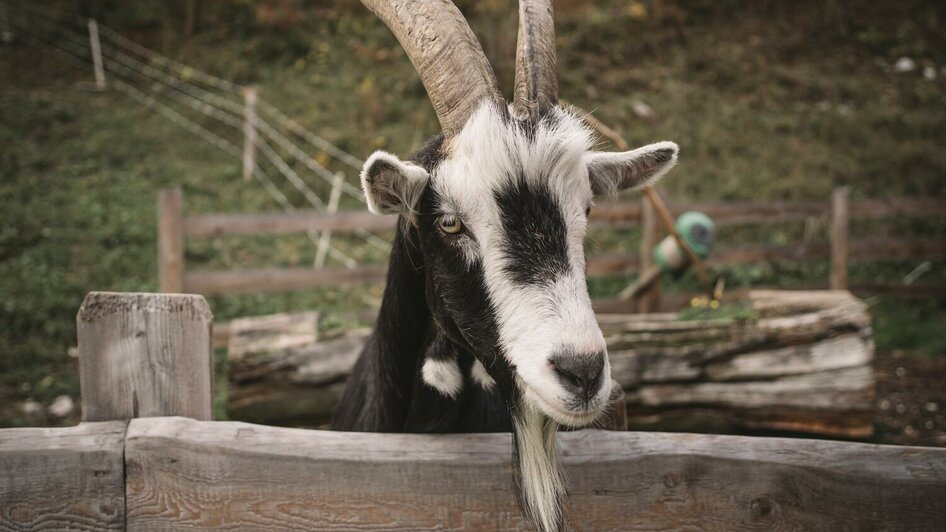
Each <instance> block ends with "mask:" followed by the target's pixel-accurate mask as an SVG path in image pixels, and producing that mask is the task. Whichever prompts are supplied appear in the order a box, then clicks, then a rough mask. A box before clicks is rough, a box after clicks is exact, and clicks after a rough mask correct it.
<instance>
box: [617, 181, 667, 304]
mask: <svg viewBox="0 0 946 532" xmlns="http://www.w3.org/2000/svg"><path fill="white" fill-rule="evenodd" d="M641 222H642V226H641V243H640V249H639V250H638V256H639V257H640V258H639V259H638V263H637V264H638V271H642V272H645V273H646V272H647V269H648V268H650V267H651V266H652V265H653V263H654V248H655V247H657V242H659V241H660V225H659V224H658V223H657V212H656V211H655V209H654V205H653V204H652V203H651V202H650V200H649V199H648V198H647V197H644V198H641ZM622 296H623V294H622ZM659 306H660V277H657V278H656V280H655V281H654V282H653V284H651V286H650V287H649V288H646V289H644V292H643V293H642V294H641V295H640V296H639V298H638V300H637V311H638V312H641V313H648V312H654V311H656V310H657V308H658V307H659Z"/></svg>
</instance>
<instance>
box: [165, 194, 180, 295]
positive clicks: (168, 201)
mask: <svg viewBox="0 0 946 532" xmlns="http://www.w3.org/2000/svg"><path fill="white" fill-rule="evenodd" d="M183 196H184V195H183V193H182V192H181V189H179V188H168V189H164V190H162V191H160V192H158V284H159V286H160V288H159V289H160V290H161V291H162V292H166V293H178V292H183V291H184V268H185V265H184V246H185V244H184V229H183V226H182V214H181V211H182V209H183V203H184V197H183Z"/></svg>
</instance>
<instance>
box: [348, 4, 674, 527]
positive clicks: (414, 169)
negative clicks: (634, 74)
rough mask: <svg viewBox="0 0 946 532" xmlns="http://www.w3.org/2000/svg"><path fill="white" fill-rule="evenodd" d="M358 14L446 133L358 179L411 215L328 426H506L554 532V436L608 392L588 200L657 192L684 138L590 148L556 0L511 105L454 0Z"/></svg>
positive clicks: (541, 22) (538, 7) (535, 36)
mask: <svg viewBox="0 0 946 532" xmlns="http://www.w3.org/2000/svg"><path fill="white" fill-rule="evenodd" d="M363 3H364V4H365V5H366V6H367V7H368V8H369V9H370V10H371V11H373V12H374V13H375V14H376V15H378V16H379V17H380V18H381V19H382V20H383V21H384V23H385V24H386V25H387V26H388V28H389V29H391V31H392V32H393V33H394V35H395V36H396V37H397V39H398V40H399V41H400V43H401V45H402V46H403V47H404V49H405V51H406V52H407V55H408V56H409V58H410V59H411V61H412V63H413V64H414V67H415V69H416V70H417V72H418V73H419V75H420V78H421V80H422V81H423V83H424V86H425V88H426V90H427V94H428V96H429V97H430V100H431V102H432V104H433V106H434V109H435V111H436V113H437V117H438V120H439V122H440V125H441V129H442V133H441V134H439V135H437V136H436V137H434V138H433V139H431V140H430V141H428V142H427V144H426V145H425V146H424V147H423V148H422V149H421V150H420V151H419V152H417V153H416V154H414V155H413V156H411V157H410V158H408V159H407V160H401V159H399V158H398V157H396V156H394V155H392V154H390V153H386V152H384V151H377V152H375V153H373V154H372V155H371V156H370V157H368V159H367V160H366V161H365V164H364V167H363V169H362V172H361V183H362V187H363V188H364V192H365V196H366V198H367V203H368V208H369V210H370V211H371V212H373V213H377V214H396V215H398V217H399V220H400V222H399V224H398V228H397V230H396V234H395V238H394V242H393V249H392V251H391V258H390V264H389V269H388V276H387V284H386V286H385V290H384V296H383V300H382V303H381V309H380V312H379V315H378V320H377V323H376V325H375V329H374V331H373V333H372V335H371V337H370V339H369V341H368V343H367V345H366V346H365V348H364V350H363V351H362V353H361V355H360V357H359V359H358V361H357V363H356V364H355V367H354V369H353V370H352V374H351V376H350V377H349V380H348V383H347V386H346V389H345V392H344V394H343V397H342V400H341V403H340V405H339V408H338V410H337V413H336V416H335V418H334V420H333V428H334V429H337V430H350V431H375V432H473V431H484V432H485V431H512V434H513V441H514V451H515V479H516V485H517V496H518V498H519V501H520V505H521V507H522V508H523V511H524V513H525V515H526V516H527V518H528V519H529V520H530V521H531V522H532V523H533V525H534V526H535V527H536V528H537V529H538V530H541V531H556V530H560V529H562V527H563V526H564V518H563V515H562V507H563V503H564V497H565V493H566V486H565V480H564V476H563V474H562V472H561V466H560V463H559V460H558V457H557V451H556V441H555V435H556V432H557V430H558V427H559V426H560V425H565V426H569V427H580V426H586V425H588V424H590V423H592V422H593V421H594V420H595V419H596V418H598V417H599V416H600V415H601V414H602V412H603V411H604V409H605V408H606V407H607V399H608V397H609V395H610V392H611V377H610V371H611V369H610V364H609V362H608V355H607V348H606V345H605V341H604V337H603V335H602V333H601V330H600V329H599V327H598V325H597V322H596V320H595V315H594V312H593V310H592V307H591V300H590V298H589V296H588V289H587V283H586V278H585V268H586V265H585V257H584V250H583V239H584V236H585V232H586V227H587V217H588V214H589V212H590V209H591V207H592V203H593V197H594V196H599V195H607V194H614V193H616V192H618V191H621V190H629V189H637V188H641V187H644V186H648V185H650V184H652V183H654V182H655V181H656V180H657V179H659V178H660V177H662V176H663V175H664V174H665V173H666V172H667V171H668V170H670V168H671V167H672V166H673V165H674V164H675V163H676V160H677V152H678V148H677V145H676V144H674V143H672V142H658V143H656V144H651V145H648V146H645V147H643V148H639V149H636V150H632V151H628V152H623V153H606V152H598V151H592V146H593V145H594V143H595V141H596V139H595V136H594V134H593V133H592V132H591V130H590V129H589V128H588V127H587V125H585V124H584V122H583V121H582V119H581V117H580V116H577V115H576V113H574V112H573V111H571V110H569V109H568V108H565V107H563V106H560V105H559V104H558V83H557V80H556V77H555V61H556V54H555V34H554V27H553V16H552V6H551V2H550V1H549V0H521V1H520V2H519V36H518V43H517V52H516V80H515V92H514V99H513V101H512V102H511V103H507V102H506V101H505V99H504V98H503V96H502V94H501V93H500V90H499V87H498V84H497V82H496V78H495V76H494V74H493V71H492V68H491V67H490V65H489V62H488V61H487V59H486V57H485V55H484V54H483V51H482V49H481V47H480V45H479V42H478V41H477V40H476V37H475V36H474V35H473V32H472V30H471V29H470V27H469V25H468V24H467V22H466V20H465V19H464V18H463V15H462V14H461V13H460V12H459V10H458V9H457V8H456V7H455V6H454V5H453V3H451V2H450V1H449V0H389V1H385V0H363Z"/></svg>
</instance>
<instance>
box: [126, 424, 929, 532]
mask: <svg viewBox="0 0 946 532" xmlns="http://www.w3.org/2000/svg"><path fill="white" fill-rule="evenodd" d="M559 442H560V449H561V454H562V456H563V460H564V462H565V464H566V472H567V476H568V478H569V481H570V487H571V489H570V493H571V496H570V499H569V504H568V509H567V514H568V517H567V520H568V523H569V526H570V527H571V528H573V529H575V530H684V529H685V530H748V529H758V530H773V529H775V530H825V531H836V530H937V529H939V527H940V526H941V525H942V523H943V522H946V506H944V505H943V504H942V501H943V500H946V450H944V449H934V448H919V447H889V446H878V445H867V444H857V443H842V442H827V441H818V440H789V439H781V438H747V437H736V436H706V435H693V434H660V433H628V432H609V431H588V430H585V431H577V432H571V433H563V434H560V435H559ZM510 459H511V438H510V435H509V434H470V435H393V434H364V433H334V432H321V431H305V430H299V429H280V428H274V427H264V426H255V425H248V424H244V423H236V422H216V423H213V424H210V423H206V422H198V421H193V420H189V419H182V418H151V419H136V420H132V421H131V424H130V426H129V430H128V438H127V449H126V463H127V466H126V467H127V479H128V482H127V508H128V529H129V530H182V529H197V528H199V529H204V530H315V529H319V530H367V529H373V530H377V529H382V530H522V529H524V528H526V527H525V525H524V524H523V522H522V519H521V517H520V515H519V512H518V510H517V508H516V505H515V498H514V496H513V493H512V490H511V482H510V467H511V463H510Z"/></svg>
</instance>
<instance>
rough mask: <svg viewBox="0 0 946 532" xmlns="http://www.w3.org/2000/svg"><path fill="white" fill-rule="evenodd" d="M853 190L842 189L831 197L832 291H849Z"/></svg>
mask: <svg viewBox="0 0 946 532" xmlns="http://www.w3.org/2000/svg"><path fill="white" fill-rule="evenodd" d="M850 194H851V189H850V188H848V187H840V188H837V189H835V190H834V193H833V194H832V195H831V279H830V283H829V284H830V286H831V289H832V290H846V289H847V270H848V267H847V259H848V244H847V243H848V225H849V221H848V219H849V212H848V198H849V197H850Z"/></svg>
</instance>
